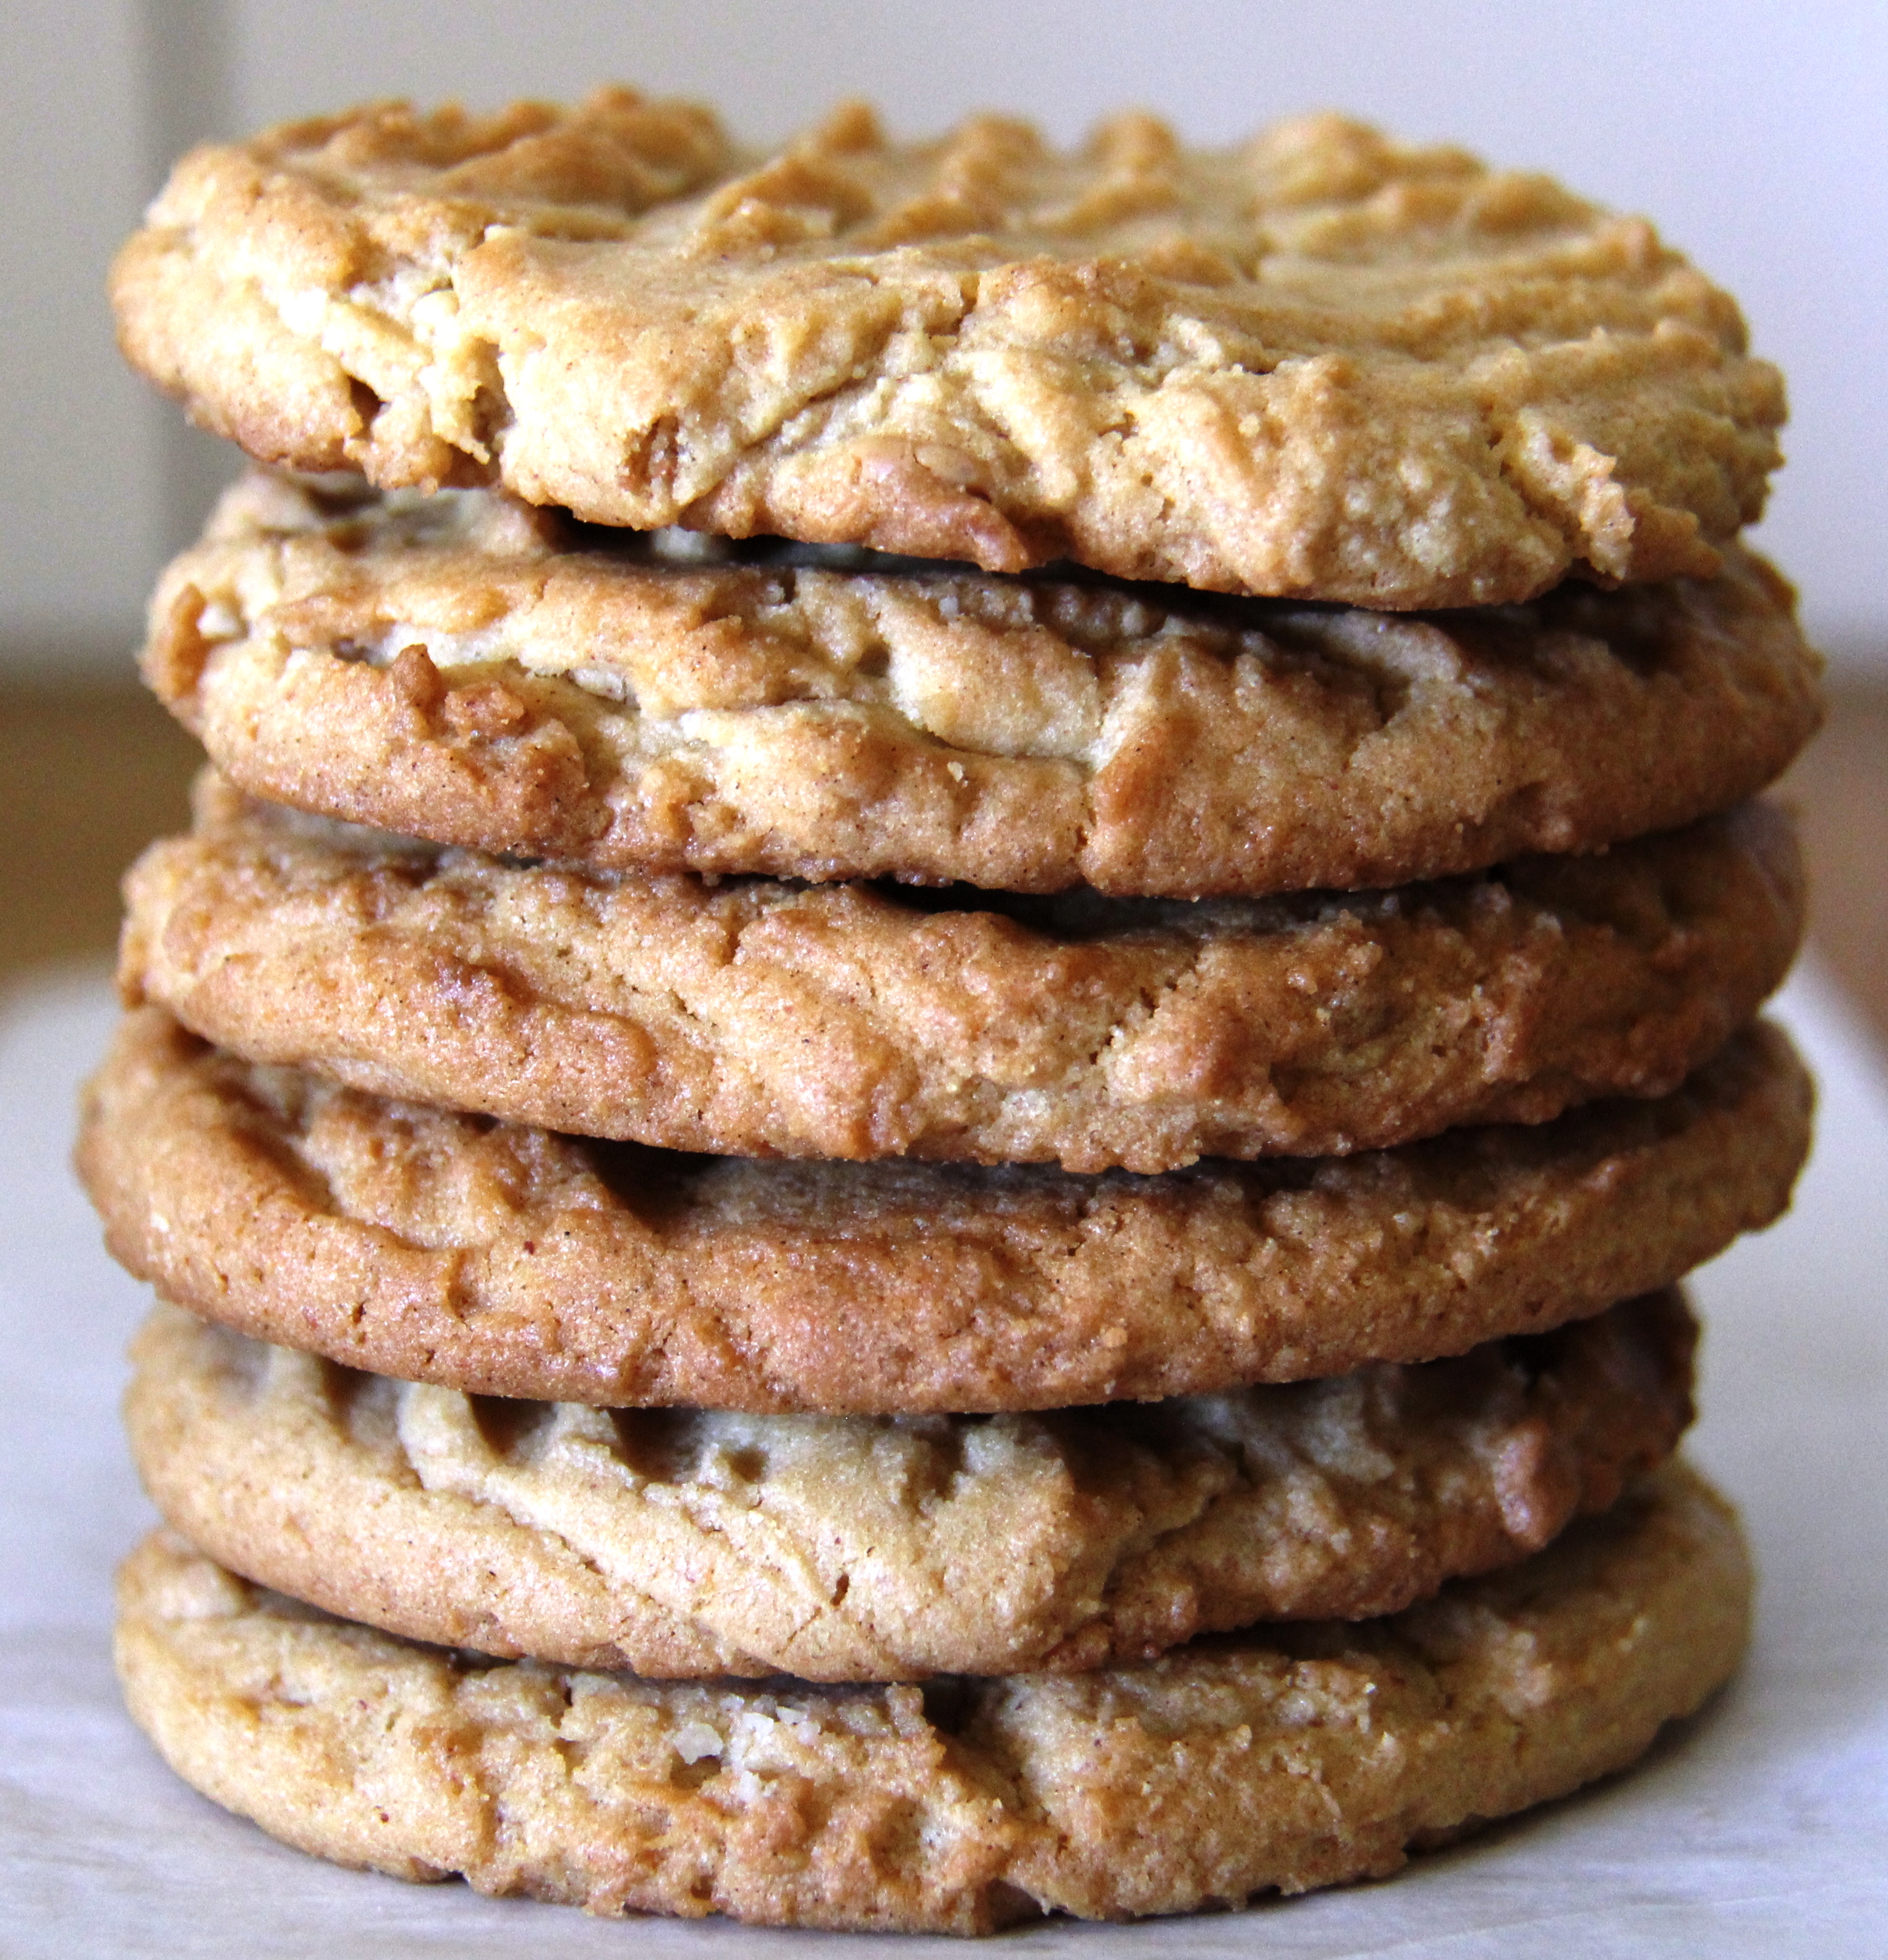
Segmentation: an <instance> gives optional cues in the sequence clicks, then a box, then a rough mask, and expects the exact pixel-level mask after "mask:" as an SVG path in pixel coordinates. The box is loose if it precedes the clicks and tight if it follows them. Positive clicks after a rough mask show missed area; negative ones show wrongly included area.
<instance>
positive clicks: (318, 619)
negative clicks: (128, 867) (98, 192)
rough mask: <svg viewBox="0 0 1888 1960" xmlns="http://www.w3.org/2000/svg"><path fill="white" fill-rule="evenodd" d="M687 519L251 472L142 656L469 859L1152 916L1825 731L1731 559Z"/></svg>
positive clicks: (1724, 771) (255, 760) (383, 817)
mask: <svg viewBox="0 0 1888 1960" xmlns="http://www.w3.org/2000/svg"><path fill="white" fill-rule="evenodd" d="M674 535H675V534H673V533H665V534H663V535H662V536H661V537H658V538H657V539H654V540H653V541H652V540H651V539H648V538H646V537H644V536H640V535H638V534H635V533H610V532H604V531H600V530H597V529H596V528H595V527H578V526H575V525H573V524H572V523H570V522H569V521H568V520H567V519H565V518H564V517H562V516H561V515H560V514H556V513H554V512H549V511H534V510H533V509H531V508H530V507H529V506H527V505H524V504H520V503H518V502H517V501H516V500H514V499H512V498H508V497H506V496H505V495H503V494H502V493H499V492H487V491H463V492H451V491H448V492H442V493H441V494H440V495H438V496H436V497H435V498H431V499H425V498H415V497H412V496H404V497H396V498H387V499H381V498H374V497H372V496H371V495H368V494H365V493H363V492H360V491H358V490H355V491H354V492H346V491H343V490H341V489H339V488H336V487H335V486H333V485H328V486H326V487H325V488H323V487H317V486H316V485H312V484H309V483H305V482H304V483H294V482H289V481H287V480H285V479H279V478H271V477H268V476H262V475H255V476H251V477H250V478H249V479H247V480H246V481H245V482H242V483H240V484H239V485H237V486H236V487H234V488H233V489H232V490H231V492H229V493H228V495H227V496H226V497H225V498H224V501H223V504H222V505H221V508H220V510H219V511H218V514H217V515H216V517H215V519H214V520H212V524H211V526H210V528H209V532H208V533H207V534H206V536H205V539H204V540H203V542H202V543H200V544H199V545H197V546H194V547H193V549H191V550H189V551H188V552H185V553H184V554H183V555H182V556H181V557H180V558H178V559H177V561H176V562H175V563H174V564H173V565H171V566H170V568H169V570H168V571H167V572H166V573H165V574H164V578H163V579H162V580H161V582H160V584H159V586H158V591H157V594H156V597H155V598H154V600H153V602H152V606H151V638H150V639H149V641H148V644H147V645H146V648H145V653H144V657H143V666H144V670H145V676H146V677H147V679H148V680H149V681H150V682H151V685H152V686H153V687H154V689H156V691H157V692H158V695H160V696H161V698H162V699H163V700H164V702H165V703H166V705H167V706H168V707H169V708H170V710H171V711H172V712H173V713H174V714H176V715H177V717H178V718H179V719H180V721H183V723H184V724H185V725H186V727H189V729H190V730H192V731H193V733H196V734H197V735H198V736H199V737H201V738H202V740H203V741H204V743H205V745H206V746H208V748H209V751H210V753H211V756H212V759H214V760H215V762H216V763H217V765H218V767H219V768H221V769H222V770H223V771H224V772H225V773H226V774H227V775H228V776H229V777H230V778H231V780H232V781H235V782H237V784H240V786H241V787H242V788H244V789H245V790H247V791H249V792H250V794H253V795H256V796H259V797H266V798H268V799H269V800H273V801H276V802H282V803H291V804H293V805H295V807H298V808H299V809H302V810H312V811H315V812H317V813H320V814H322V815H324V816H335V817H340V818H344V819H347V820H348V821H349V822H352V823H368V824H374V825H377V826H381V827H383V828H385V829H393V830H400V831H406V832H411V833H412V834H413V835H418V836H424V837H427V838H431V839H432V840H433V841H434V842H438V843H443V844H454V845H464V846H466V847H468V848H473V849H477V850H483V851H508V852H514V853H517V854H523V855H525V856H530V857H540V858H542V857H548V858H558V859H562V860H564V861H568V862H573V863H580V864H588V865H593V866H597V867H602V868H606V869H622V868H626V867H645V868H648V869H654V870H696V871H711V872H732V873H752V872H765V873H772V874H774V875H776V876H782V877H797V878H810V879H817V880H823V879H832V878H853V877H896V878H902V879H905V880H912V881H915V882H922V883H947V882H950V881H953V880H963V881H964V882H967V883H971V884H975V885H981V886H986V887H989V888H990V889H998V890H1005V891H1030V892H1034V891H1054V890H1059V889H1062V888H1064V887H1065V886H1070V885H1073V884H1076V883H1086V884H1087V885H1090V886H1093V887H1094V889H1097V890H1100V891H1105V892H1110V893H1116V894H1119V895H1124V896H1137V895H1138V896H1188V897H1196V896H1203V895H1208V894H1214V893H1234V892H1237V893H1248V894H1254V895H1264V894H1267V893H1274V892H1280V891H1288V890H1303V889H1311V888H1313V887H1320V886H1323V887H1342V888H1345V889H1355V888H1358V887H1361V886H1375V885H1393V884H1401V883H1408V882H1409V880H1412V879H1417V878H1429V877H1441V876H1444V875H1446V874H1448V873H1455V872H1460V871H1465V870H1479V869H1480V868H1482V867H1485V866H1486V865H1488V864H1494V863H1496V862H1498V861H1500V860H1501V859H1502V858H1509V857H1513V856H1515V855H1517V854H1519V853H1521V852H1523V851H1591V850H1594V849H1597V848H1600V847H1601V846H1603V845H1608V844H1611V843H1613V842H1616V841H1617V840H1618V839H1619V838H1624V837H1631V836H1636V835H1640V834H1641V833H1643V832H1647V831H1651V830H1663V829H1670V828H1672V827H1673V826H1677V825H1679V824H1683V823H1689V822H1691V821H1692V819H1695V818H1696V817H1699V816H1703V815H1705V813H1708V812H1709V811H1711V810H1722V809H1724V808H1727V807H1729V806H1730V804H1732V803H1737V802H1738V801H1739V800H1741V799H1742V798H1743V797H1746V796H1750V795H1751V794H1754V793H1755V792H1756V791H1758V790H1759V789H1761V788H1763V787H1764V785H1765V784H1766V783H1768V782H1769V781H1771V780H1772V778H1774V777H1775V776H1776V775H1778V773H1780V772H1781V770H1782V769H1783V768H1784V767H1785V765H1787V764H1788V762H1789V760H1790V759H1791V756H1793V755H1794V753H1796V751H1797V749H1798V748H1799V747H1800V746H1801V745H1802V743H1804V741H1806V740H1807V739H1808V737H1809V736H1810V733H1812V732H1813V730H1814V728H1815V727H1816V721H1817V719H1818V715H1819V708H1818V702H1817V694H1816V674H1817V671H1818V668H1819V665H1820V663H1819V662H1818V661H1817V660H1816V656H1815V655H1814V654H1813V653H1812V652H1811V651H1810V649H1809V648H1807V646H1806V645H1805V644H1804V641H1803V639H1802V637H1801V635H1800V633H1799V632H1797V628H1796V625H1795V622H1794V618H1793V616H1792V610H1791V597H1790V594H1789V592H1788V588H1787V587H1785V586H1784V584H1782V582H1781V581H1780V580H1779V579H1778V578H1777V577H1776V576H1775V574H1774V573H1773V572H1772V571H1770V569H1769V567H1768V566H1766V565H1764V563H1763V562H1762V560H1760V559H1758V558H1753V557H1751V556H1750V555H1747V554H1746V553H1743V552H1740V551H1738V550H1737V549H1735V548H1733V549H1731V550H1730V551H1729V552H1727V559H1726V566H1725V570H1724V573H1723V574H1722V575H1721V577H1719V578H1716V579H1714V580H1710V581H1699V580H1690V579H1687V580H1679V581H1673V582H1670V583H1668V584H1662V585H1657V586H1642V587H1629V588H1627V589H1625V590H1622V591H1619V592H1613V593H1607V592H1601V591H1598V590H1595V589H1594V588H1593V587H1590V586H1588V585H1585V584H1580V583H1577V582H1576V583H1574V584H1568V585H1564V586H1562V587H1559V588H1558V590H1555V592H1553V593H1549V595H1548V596H1547V597H1545V598H1543V599H1542V600H1539V601H1537V602H1536V603H1534V604H1533V605H1530V606H1514V607H1508V608H1503V609H1498V610H1483V611H1481V612H1478V613H1444V614H1440V615H1436V616H1425V617H1421V618H1402V617H1399V616H1393V615H1386V614H1383V613H1365V612H1361V611H1358V610H1354V609H1343V608H1337V609H1333V608H1328V607H1326V608H1310V607H1306V606H1301V605H1294V604H1291V603H1281V602H1277V601H1258V600H1246V601H1229V600H1211V601H1202V600H1197V599H1189V597H1188V595H1186V593H1183V592H1180V591H1177V590H1175V589H1173V588H1172V587H1149V586H1145V585H1143V586H1126V585H1122V584H1118V583H1114V582H1110V581H1097V580H1093V579H1090V580H1089V581H1086V582H1081V581H1071V580H1070V579H1068V578H1054V577H1051V576H1048V575H1044V576H1042V577H1039V578H1029V579H1004V578H992V577H989V576H987V575H985V574H979V573H976V572H973V571H966V570H963V569H962V568H950V567H931V568H924V567H922V566H919V565H913V564H912V562H909V561H900V560H896V559H890V560H888V559H877V560H868V561H867V562H865V563H864V564H862V565H859V564H855V565H850V566H848V567H846V568H839V567H836V566H834V565H831V564H830V563H827V562H822V561H821V558H820V554H819V553H817V552H814V551H813V550H811V549H808V548H801V549H799V550H798V551H797V552H796V551H793V550H788V549H784V548H782V547H778V546H773V547H769V548H766V549H756V550H755V551H752V552H747V553H744V554H736V553H734V552H732V550H731V548H726V547H724V548H723V550H722V554H721V558H720V561H719V562H695V561H694V560H692V559H691V558H689V557H686V556H681V555H677V552H679V550H680V546H677V545H673V544H665V540H667V539H673V537H674ZM684 542H685V543H686V545H687V546H691V547H692V546H704V547H705V546H706V545H707V543H708V541H706V540H702V539H692V538H686V534H684Z"/></svg>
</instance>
